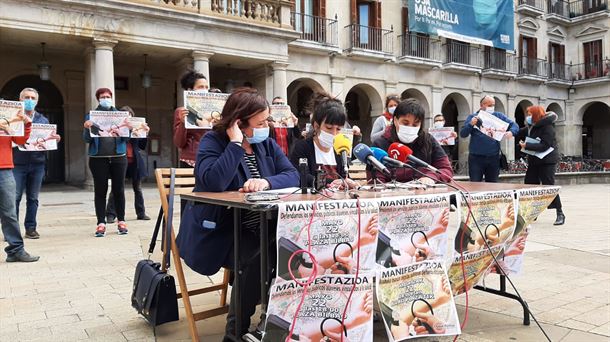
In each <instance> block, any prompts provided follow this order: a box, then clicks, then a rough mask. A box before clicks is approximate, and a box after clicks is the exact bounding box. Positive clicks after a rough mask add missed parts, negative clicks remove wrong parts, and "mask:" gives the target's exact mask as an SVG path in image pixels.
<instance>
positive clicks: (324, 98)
mask: <svg viewBox="0 0 610 342" xmlns="http://www.w3.org/2000/svg"><path fill="white" fill-rule="evenodd" d="M307 110H308V111H309V112H310V113H313V116H312V117H311V125H312V129H313V124H314V122H315V123H317V124H318V126H322V123H323V122H324V123H327V124H329V125H339V126H343V125H345V121H347V115H346V114H345V107H344V106H343V103H341V101H340V100H338V99H336V98H334V97H332V96H331V95H330V94H328V93H325V92H318V93H315V94H314V95H313V96H312V97H311V100H310V101H309V104H308V106H307Z"/></svg>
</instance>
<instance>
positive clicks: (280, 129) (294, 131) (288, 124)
mask: <svg viewBox="0 0 610 342" xmlns="http://www.w3.org/2000/svg"><path fill="white" fill-rule="evenodd" d="M271 104H272V106H278V107H280V106H282V107H283V106H286V107H288V106H287V105H286V101H284V99H282V98H281V97H279V96H276V97H274V98H273V100H272V102H271ZM271 110H272V111H273V108H272V109H271ZM288 110H290V107H288ZM287 116H288V115H286V116H285V117H284V118H283V121H284V123H285V124H283V125H282V124H278V123H276V121H275V120H274V119H273V112H272V113H271V116H270V117H269V118H270V121H269V124H270V126H269V128H270V131H269V136H270V137H271V138H273V139H274V140H275V142H276V143H277V144H278V145H279V146H280V147H281V148H282V151H284V154H286V155H288V152H289V151H290V149H291V148H292V144H293V142H294V141H295V140H298V139H300V138H301V132H300V131H299V126H298V124H299V119H298V118H297V117H296V116H295V115H294V114H293V113H292V112H290V117H289V118H288V117H287ZM288 120H290V121H288Z"/></svg>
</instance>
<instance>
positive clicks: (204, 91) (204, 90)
mask: <svg viewBox="0 0 610 342" xmlns="http://www.w3.org/2000/svg"><path fill="white" fill-rule="evenodd" d="M208 91H209V90H208V89H201V90H200V92H202V93H207V92H208Z"/></svg>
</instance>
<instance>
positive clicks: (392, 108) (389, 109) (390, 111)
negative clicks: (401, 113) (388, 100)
mask: <svg viewBox="0 0 610 342" xmlns="http://www.w3.org/2000/svg"><path fill="white" fill-rule="evenodd" d="M395 110H396V107H388V113H390V114H392V115H394V111H395Z"/></svg>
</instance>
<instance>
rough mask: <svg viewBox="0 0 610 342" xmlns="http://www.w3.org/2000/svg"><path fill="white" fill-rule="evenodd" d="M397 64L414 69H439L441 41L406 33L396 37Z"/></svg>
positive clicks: (418, 34) (440, 63) (440, 64)
mask: <svg viewBox="0 0 610 342" xmlns="http://www.w3.org/2000/svg"><path fill="white" fill-rule="evenodd" d="M398 41H399V42H400V57H399V58H398V63H400V64H405V65H409V66H411V67H416V68H434V67H439V68H440V67H441V66H442V62H441V41H440V40H439V39H437V38H431V37H429V36H426V35H422V34H420V33H415V32H408V33H406V34H405V35H400V36H398Z"/></svg>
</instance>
